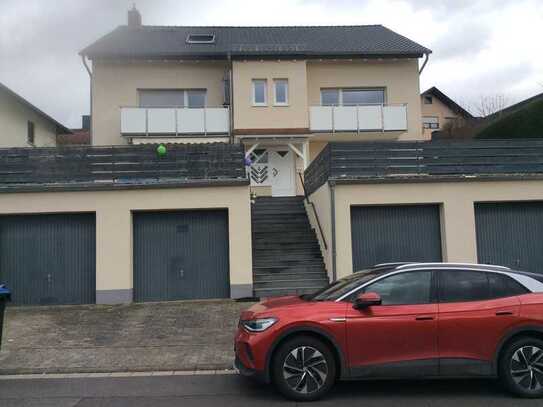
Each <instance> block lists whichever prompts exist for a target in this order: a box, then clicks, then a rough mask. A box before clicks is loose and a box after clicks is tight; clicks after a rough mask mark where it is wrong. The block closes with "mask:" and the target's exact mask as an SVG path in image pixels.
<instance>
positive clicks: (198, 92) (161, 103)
mask: <svg viewBox="0 0 543 407" xmlns="http://www.w3.org/2000/svg"><path fill="white" fill-rule="evenodd" d="M206 93H207V92H206V90H205V89H190V90H181V89H144V90H140V91H139V97H140V107H205V106H206Z"/></svg>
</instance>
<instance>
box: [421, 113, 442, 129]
mask: <svg viewBox="0 0 543 407" xmlns="http://www.w3.org/2000/svg"><path fill="white" fill-rule="evenodd" d="M422 127H424V128H425V129H434V130H435V129H439V118H437V117H433V116H425V117H423V118H422Z"/></svg>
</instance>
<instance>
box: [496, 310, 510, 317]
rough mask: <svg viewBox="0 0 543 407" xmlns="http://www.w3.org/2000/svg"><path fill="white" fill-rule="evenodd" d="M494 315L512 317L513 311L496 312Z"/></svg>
mask: <svg viewBox="0 0 543 407" xmlns="http://www.w3.org/2000/svg"><path fill="white" fill-rule="evenodd" d="M496 315H497V316H502V315H513V311H496Z"/></svg>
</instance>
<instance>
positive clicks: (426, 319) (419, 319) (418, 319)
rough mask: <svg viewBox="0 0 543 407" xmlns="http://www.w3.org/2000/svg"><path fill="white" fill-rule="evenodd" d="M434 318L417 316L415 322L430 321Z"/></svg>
mask: <svg viewBox="0 0 543 407" xmlns="http://www.w3.org/2000/svg"><path fill="white" fill-rule="evenodd" d="M433 319H434V317H433V316H432V315H419V316H417V317H415V320H417V321H432V320H433Z"/></svg>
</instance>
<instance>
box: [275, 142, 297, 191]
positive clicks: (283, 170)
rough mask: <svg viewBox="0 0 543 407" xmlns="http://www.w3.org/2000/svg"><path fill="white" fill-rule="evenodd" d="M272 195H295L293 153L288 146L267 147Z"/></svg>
mask: <svg viewBox="0 0 543 407" xmlns="http://www.w3.org/2000/svg"><path fill="white" fill-rule="evenodd" d="M268 154H269V155H268V157H269V176H270V178H271V187H272V196H294V195H296V182H295V161H294V153H293V152H292V151H291V150H290V149H289V148H288V147H285V148H284V149H273V150H272V149H269V150H268Z"/></svg>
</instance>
